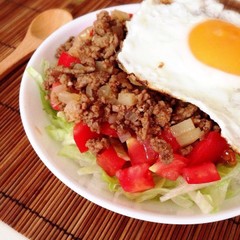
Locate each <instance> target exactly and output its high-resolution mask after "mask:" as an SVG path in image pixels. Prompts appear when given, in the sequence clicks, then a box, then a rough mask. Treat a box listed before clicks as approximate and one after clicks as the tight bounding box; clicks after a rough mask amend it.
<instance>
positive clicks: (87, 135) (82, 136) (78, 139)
mask: <svg viewBox="0 0 240 240" xmlns="http://www.w3.org/2000/svg"><path fill="white" fill-rule="evenodd" d="M98 137H99V134H98V133H96V132H92V131H91V129H90V128H89V127H88V125H86V124H83V123H77V124H76V125H75V126H74V129H73V138H74V141H75V143H76V145H77V147H78V148H79V150H80V152H82V153H83V152H86V151H87V150H88V147H87V146H86V143H87V141H88V140H90V139H94V138H98Z"/></svg>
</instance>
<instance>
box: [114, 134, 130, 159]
mask: <svg viewBox="0 0 240 240" xmlns="http://www.w3.org/2000/svg"><path fill="white" fill-rule="evenodd" d="M111 144H112V146H113V148H114V150H115V151H116V153H117V155H118V157H120V158H122V159H124V160H125V161H130V157H129V156H128V154H127V152H126V151H125V149H124V148H123V145H122V143H121V142H120V141H118V140H117V139H113V138H112V139H111Z"/></svg>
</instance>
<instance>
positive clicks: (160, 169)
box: [150, 154, 188, 181]
mask: <svg viewBox="0 0 240 240" xmlns="http://www.w3.org/2000/svg"><path fill="white" fill-rule="evenodd" d="M187 163H188V159H187V158H185V157H183V156H181V155H178V154H174V155H173V161H172V162H171V163H169V164H166V163H163V162H161V161H158V162H156V163H155V164H153V165H152V166H151V167H150V170H151V171H152V172H155V173H156V174H157V175H159V176H161V177H163V178H167V179H170V180H172V181H175V180H177V178H178V177H179V176H180V175H181V174H182V171H183V168H184V167H186V166H187Z"/></svg>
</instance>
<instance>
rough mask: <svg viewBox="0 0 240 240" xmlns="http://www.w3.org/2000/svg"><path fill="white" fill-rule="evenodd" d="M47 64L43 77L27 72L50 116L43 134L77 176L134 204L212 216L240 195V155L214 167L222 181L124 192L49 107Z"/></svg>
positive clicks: (166, 183) (159, 185)
mask: <svg viewBox="0 0 240 240" xmlns="http://www.w3.org/2000/svg"><path fill="white" fill-rule="evenodd" d="M49 66H50V65H49V63H48V62H47V61H43V63H42V67H43V74H41V73H39V72H37V71H36V70H35V69H34V68H32V67H29V68H28V69H27V71H28V73H29V74H30V76H31V77H32V78H33V79H35V81H36V83H37V84H38V86H39V91H40V96H41V101H42V106H43V109H44V110H45V111H46V113H47V114H48V116H49V120H50V125H49V126H47V127H46V131H47V133H48V134H49V136H50V137H51V138H52V139H54V141H57V142H60V143H61V145H62V148H61V149H60V151H59V153H58V154H59V155H60V156H63V157H65V158H67V159H72V160H74V161H76V162H77V163H78V164H79V169H78V170H77V172H78V174H79V175H87V174H91V175H95V173H96V174H100V175H101V176H102V180H103V181H104V182H105V183H106V184H107V187H108V189H109V190H110V191H111V192H115V193H116V194H118V195H120V194H123V195H125V196H126V197H127V198H129V199H131V200H134V201H136V202H143V201H147V200H157V201H160V202H165V201H172V202H173V203H175V204H177V205H178V206H180V207H183V208H190V207H192V206H193V205H194V204H196V205H197V206H198V207H199V209H200V210H201V211H202V212H203V213H212V212H215V211H218V210H219V208H220V206H221V205H222V203H223V201H224V200H225V199H227V198H231V197H234V196H235V195H237V194H239V193H240V156H239V155H237V165H236V166H235V167H227V166H225V165H223V164H219V165H218V166H217V169H218V172H219V174H220V176H221V180H219V181H216V182H211V183H204V184H188V183H187V182H186V181H185V180H184V179H183V178H182V177H179V178H178V179H177V181H170V180H167V179H163V178H162V179H160V178H158V179H155V182H156V185H155V187H154V188H153V189H149V190H147V191H144V192H140V193H126V192H124V191H123V189H122V188H121V187H120V184H119V182H118V179H117V178H116V177H110V176H108V175H107V174H106V173H105V172H104V171H103V170H102V169H101V168H100V167H99V166H98V164H97V162H96V157H95V156H94V155H93V154H92V153H90V152H85V153H81V152H80V151H79V149H78V148H77V146H76V144H75V142H74V139H73V124H72V123H69V122H67V121H66V119H65V116H64V113H63V112H57V111H55V110H53V109H52V108H51V105H50V103H49V100H48V98H47V92H46V91H45V90H44V89H43V87H42V86H43V81H44V79H45V77H46V76H45V72H46V69H47V68H48V67H49Z"/></svg>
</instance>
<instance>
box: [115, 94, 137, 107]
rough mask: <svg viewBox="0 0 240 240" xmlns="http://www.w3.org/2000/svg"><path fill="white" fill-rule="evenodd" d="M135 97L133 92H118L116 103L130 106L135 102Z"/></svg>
mask: <svg viewBox="0 0 240 240" xmlns="http://www.w3.org/2000/svg"><path fill="white" fill-rule="evenodd" d="M136 102H137V97H136V95H135V94H134V93H126V92H120V93H119V94H118V103H119V104H122V105H125V106H129V107H130V106H132V105H134V104H136Z"/></svg>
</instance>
